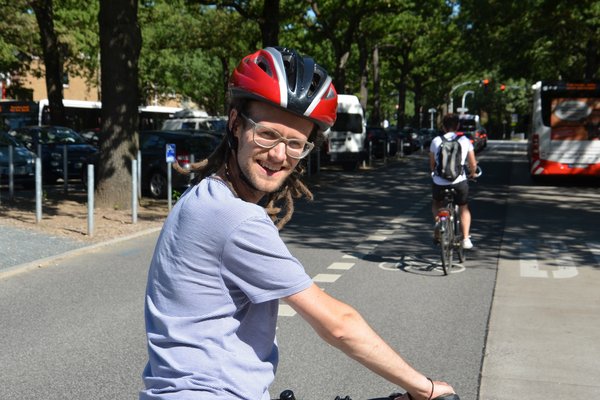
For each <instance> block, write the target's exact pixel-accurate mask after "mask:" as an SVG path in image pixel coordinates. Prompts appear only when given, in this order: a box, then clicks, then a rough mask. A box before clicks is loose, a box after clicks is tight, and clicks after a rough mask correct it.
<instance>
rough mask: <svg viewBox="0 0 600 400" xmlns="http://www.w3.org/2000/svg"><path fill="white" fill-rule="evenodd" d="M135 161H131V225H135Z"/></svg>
mask: <svg viewBox="0 0 600 400" xmlns="http://www.w3.org/2000/svg"><path fill="white" fill-rule="evenodd" d="M137 170H138V168H137V160H131V223H132V224H137V200H138V190H137V186H138V185H137V176H138V173H137Z"/></svg>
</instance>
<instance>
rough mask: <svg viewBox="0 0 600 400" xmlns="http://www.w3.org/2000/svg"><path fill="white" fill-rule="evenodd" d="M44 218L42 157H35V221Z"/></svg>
mask: <svg viewBox="0 0 600 400" xmlns="http://www.w3.org/2000/svg"><path fill="white" fill-rule="evenodd" d="M41 220H42V158H41V157H37V158H36V159H35V222H36V223H37V224H39V223H40V221H41Z"/></svg>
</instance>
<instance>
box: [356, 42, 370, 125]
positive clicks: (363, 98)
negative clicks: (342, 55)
mask: <svg viewBox="0 0 600 400" xmlns="http://www.w3.org/2000/svg"><path fill="white" fill-rule="evenodd" d="M358 68H359V71H360V105H361V106H362V109H363V110H364V111H365V113H366V111H367V104H368V100H369V88H368V86H367V85H368V83H369V53H368V51H367V41H366V39H365V37H364V36H361V37H359V39H358Z"/></svg>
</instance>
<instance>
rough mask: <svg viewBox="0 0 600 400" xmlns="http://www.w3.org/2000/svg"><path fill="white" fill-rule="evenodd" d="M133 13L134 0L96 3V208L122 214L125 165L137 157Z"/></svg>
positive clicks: (127, 176) (137, 44)
mask: <svg viewBox="0 0 600 400" xmlns="http://www.w3.org/2000/svg"><path fill="white" fill-rule="evenodd" d="M137 11H138V2H137V0H101V1H100V13H99V15H98V22H99V25H100V54H101V85H102V114H101V115H102V122H101V135H100V157H99V161H98V163H97V165H96V168H97V169H98V186H97V188H96V198H97V205H98V206H99V207H106V208H119V209H125V208H128V207H129V206H130V204H131V189H130V188H131V182H132V176H131V160H133V159H135V158H136V157H137V151H138V132H137V131H138V120H139V116H138V102H139V95H138V92H139V89H138V58H139V54H140V49H141V45H142V38H141V33H140V28H139V25H138V20H137ZM142 162H143V160H142Z"/></svg>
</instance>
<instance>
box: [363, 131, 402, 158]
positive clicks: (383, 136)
mask: <svg viewBox="0 0 600 400" xmlns="http://www.w3.org/2000/svg"><path fill="white" fill-rule="evenodd" d="M388 143H389V144H388ZM365 149H366V151H367V154H369V151H370V152H371V153H370V154H371V155H372V157H373V158H383V155H384V154H386V156H393V155H395V154H396V152H397V142H396V140H391V137H390V135H389V133H388V131H387V130H386V129H384V128H382V127H379V126H367V138H366V140H365Z"/></svg>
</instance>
